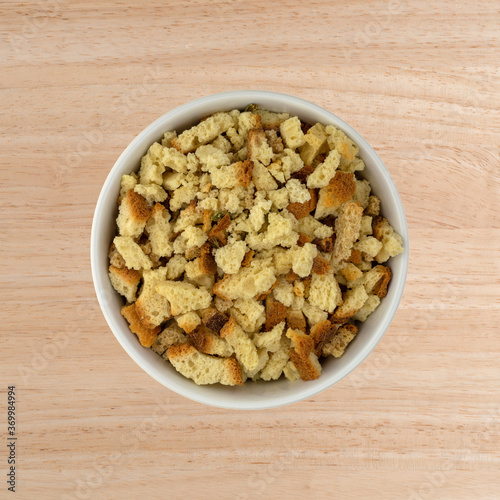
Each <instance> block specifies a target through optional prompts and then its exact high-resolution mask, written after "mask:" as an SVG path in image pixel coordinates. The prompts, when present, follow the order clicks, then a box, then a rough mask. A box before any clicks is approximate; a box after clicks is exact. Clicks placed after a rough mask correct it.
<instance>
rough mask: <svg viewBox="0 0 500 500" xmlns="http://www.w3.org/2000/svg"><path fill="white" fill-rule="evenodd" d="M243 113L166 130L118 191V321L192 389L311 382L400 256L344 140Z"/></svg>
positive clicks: (281, 116)
mask: <svg viewBox="0 0 500 500" xmlns="http://www.w3.org/2000/svg"><path fill="white" fill-rule="evenodd" d="M247 109H250V111H248V110H245V111H240V110H236V109H235V110H232V111H229V112H224V111H221V112H218V113H215V114H213V115H211V116H208V117H205V118H203V119H202V120H201V121H200V122H199V123H198V124H196V125H194V126H193V127H191V128H189V129H187V130H184V131H173V130H172V131H167V132H165V134H164V136H163V139H161V141H160V142H155V143H154V144H152V145H151V146H150V148H149V149H148V151H147V152H146V153H145V155H144V156H143V158H142V159H141V161H140V165H138V168H137V171H136V172H132V173H130V174H128V175H124V176H123V177H122V180H121V185H120V194H119V197H118V211H117V213H118V217H117V219H116V235H115V237H114V238H113V241H112V244H111V247H110V250H109V278H110V282H111V285H112V286H113V288H114V289H115V290H116V292H117V293H119V294H120V295H121V296H122V297H123V301H124V304H123V307H122V310H121V313H122V315H123V317H124V319H125V320H126V321H127V322H128V324H129V327H130V330H131V331H132V332H133V333H134V334H135V335H136V336H137V338H138V341H139V342H140V344H141V345H142V346H144V347H145V348H150V349H152V350H153V351H154V352H155V353H156V354H158V356H160V357H162V358H163V359H164V360H165V362H167V363H170V364H171V365H172V366H173V367H174V368H175V370H177V371H178V372H179V373H180V374H182V375H183V376H185V377H187V378H189V379H191V380H192V381H193V382H194V383H195V384H198V385H204V384H223V385H233V386H240V385H243V384H244V383H252V382H255V381H271V380H277V379H279V378H280V377H283V378H286V379H287V380H289V381H297V380H303V381H307V380H314V379H317V378H318V377H320V376H321V372H322V365H323V364H324V361H325V359H327V358H331V361H329V362H335V358H338V357H340V356H342V355H343V354H344V352H345V350H346V349H348V348H349V344H350V343H351V342H353V341H354V342H355V339H356V335H357V333H358V326H359V324H360V323H363V322H364V321H366V320H367V318H368V317H369V316H370V314H372V313H373V312H374V311H375V310H376V308H377V307H378V306H379V305H380V303H381V301H383V300H384V298H385V297H386V295H387V292H388V288H389V284H390V280H391V277H392V273H391V269H390V267H389V265H388V261H389V259H390V258H392V257H395V256H397V255H398V254H400V253H402V252H403V241H402V238H401V236H400V235H399V234H397V232H396V231H395V230H394V228H393V227H392V226H391V224H390V222H389V221H388V220H387V219H386V218H384V217H383V203H381V200H380V199H379V198H378V197H377V196H376V194H374V193H372V192H371V186H370V183H369V182H368V181H367V180H366V179H364V178H363V170H364V167H365V164H364V162H363V160H362V159H361V158H360V157H359V148H358V146H357V145H356V144H355V143H354V142H353V141H352V140H351V139H350V138H349V137H347V136H346V135H345V133H344V132H342V131H341V130H339V129H337V128H336V127H334V126H333V125H328V124H326V125H325V124H321V123H313V124H306V123H304V122H302V121H301V120H300V118H299V117H297V116H290V115H289V114H288V113H274V112H272V111H268V110H263V109H259V108H258V107H257V106H255V105H252V106H249V108H247Z"/></svg>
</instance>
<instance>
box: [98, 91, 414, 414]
mask: <svg viewBox="0 0 500 500" xmlns="http://www.w3.org/2000/svg"><path fill="white" fill-rule="evenodd" d="M250 103H256V104H258V105H259V106H260V107H262V108H265V109H269V110H272V111H278V112H284V111H286V112H288V113H290V114H292V115H297V116H298V117H299V118H300V119H301V120H303V121H305V122H307V123H311V124H314V123H316V122H321V123H323V124H325V125H329V124H333V125H335V126H336V127H338V128H340V129H341V130H343V131H344V132H345V133H346V134H347V135H348V136H349V137H351V138H352V139H353V140H354V142H356V144H358V146H359V149H360V155H361V157H362V158H363V160H364V162H365V164H366V169H365V171H364V176H365V177H366V178H367V179H368V180H369V181H370V183H371V185H372V188H373V192H374V193H376V194H377V195H378V196H379V197H380V199H381V200H382V212H383V215H384V216H385V217H387V219H388V220H389V222H390V223H391V224H392V225H393V226H394V228H395V229H396V231H397V232H398V233H399V234H400V235H401V236H402V238H403V241H404V246H405V251H404V253H402V254H401V255H398V256H397V257H395V258H392V259H391V260H390V262H389V263H390V267H391V269H392V273H393V277H392V281H391V283H390V286H389V292H388V294H387V297H386V298H385V299H383V300H382V303H381V305H380V306H379V307H378V309H377V310H376V311H375V312H374V313H373V314H372V315H371V316H370V317H369V319H368V320H367V321H366V322H365V323H364V324H362V325H361V326H360V331H359V334H358V335H357V336H356V338H355V339H354V340H353V342H352V343H351V344H350V345H349V347H348V349H347V350H346V352H345V353H344V355H343V356H342V357H341V358H338V359H334V358H332V357H330V358H327V359H325V360H324V361H323V373H322V375H321V376H320V377H319V379H317V380H313V381H309V382H302V381H297V382H289V381H287V380H284V379H280V380H277V381H273V382H257V383H252V382H250V383H246V384H244V385H243V386H241V387H225V386H220V385H214V386H197V385H195V384H194V382H192V381H191V380H188V379H186V378H184V377H183V376H182V375H180V374H179V373H177V372H176V371H175V369H174V368H173V367H172V366H171V365H170V364H169V363H167V362H166V361H165V360H163V359H162V358H161V357H160V356H158V355H157V354H155V353H154V352H153V351H151V350H150V349H146V348H144V347H142V346H141V345H140V344H139V342H138V340H137V337H136V336H135V335H134V334H133V333H131V331H130V330H129V328H128V325H127V323H126V321H125V320H124V319H123V317H122V316H121V314H120V307H121V306H122V305H123V303H122V298H121V297H120V296H119V295H118V294H117V293H116V292H115V291H114V290H113V288H112V286H111V284H110V282H109V279H108V248H109V246H110V244H111V241H112V239H113V237H114V235H115V219H116V212H117V207H116V199H117V197H118V193H119V191H120V179H121V176H122V175H123V174H128V173H130V172H132V171H134V170H136V169H137V168H138V166H139V163H140V159H141V157H142V156H143V155H144V154H145V153H146V151H147V149H148V148H149V146H150V145H151V144H152V143H153V142H155V141H158V140H160V139H161V137H162V136H163V133H164V132H165V131H167V130H174V129H175V130H177V131H181V130H183V129H185V128H187V127H189V126H191V125H194V124H195V123H196V122H197V121H198V120H199V119H201V118H202V117H205V116H207V115H210V114H212V113H214V112H216V111H222V110H231V109H234V108H238V109H244V108H245V107H246V106H247V105H248V104H250ZM91 262H92V277H93V280H94V286H95V290H96V293H97V298H98V300H99V304H100V306H101V309H102V312H103V314H104V317H105V318H106V321H107V322H108V325H109V327H110V328H111V331H112V332H113V333H114V335H115V337H116V338H117V339H118V342H120V344H121V345H122V347H123V348H124V349H125V351H127V353H128V354H129V356H131V357H132V359H133V360H134V361H135V362H136V363H137V364H138V365H139V366H140V367H141V368H142V369H143V370H144V371H146V372H147V373H148V374H149V375H151V377H153V378H154V379H155V380H157V381H158V382H160V384H162V385H164V386H165V387H167V388H169V389H171V390H172V391H174V392H176V393H178V394H180V395H182V396H185V397H187V398H189V399H192V400H194V401H198V402H200V403H205V404H208V405H213V406H218V407H223V408H232V409H253V410H257V409H265V408H273V407H277V406H283V405H287V404H291V403H296V402H298V401H301V400H303V399H306V398H309V397H311V396H314V395H315V394H318V393H319V392H321V391H323V390H325V389H328V388H329V387H331V386H332V385H334V384H336V383H337V382H338V381H339V380H342V379H343V378H344V377H345V376H347V375H348V374H349V373H350V372H351V371H352V370H354V369H355V368H356V367H357V366H358V365H359V364H360V363H361V362H362V361H363V360H364V359H365V358H366V357H367V356H368V355H369V354H370V353H371V352H372V350H373V349H374V348H375V346H376V345H377V344H378V342H379V341H380V339H381V338H382V336H383V335H384V333H385V332H386V330H387V329H388V328H389V325H390V323H391V321H392V318H393V317H394V315H395V313H396V310H397V308H398V305H399V302H400V300H401V296H402V294H403V288H404V284H405V279H406V273H407V269H408V227H407V224H406V218H405V213H404V209H403V205H402V203H401V198H400V197H399V194H398V191H397V189H396V186H395V184H394V181H393V180H392V178H391V176H390V175H389V172H388V170H387V168H386V167H385V166H384V164H383V163H382V160H381V159H380V158H379V157H378V156H377V153H375V151H374V150H373V148H372V147H371V146H370V145H369V144H368V143H367V142H366V141H365V140H364V139H363V137H361V136H360V135H359V134H358V133H357V132H356V131H355V130H354V129H353V128H352V127H350V126H349V125H347V123H345V122H344V121H342V120H341V119H340V118H338V117H337V116H335V115H334V114H332V113H330V112H329V111H326V110H325V109H323V108H320V107H319V106H316V105H315V104H311V103H310V102H307V101H305V100H303V99H299V98H297V97H293V96H290V95H286V94H279V93H275V92H267V91H254V90H242V91H234V92H223V93H221V94H215V95H210V96H207V97H202V98H200V99H196V100H195V101H192V102H190V103H188V104H184V105H183V106H179V107H178V108H176V109H174V110H172V111H170V112H168V113H167V114H165V115H163V116H162V117H161V118H158V120H156V121H155V122H153V123H152V124H151V125H149V126H148V127H146V129H145V130H143V131H142V132H141V133H140V134H139V135H138V136H137V137H136V138H135V139H134V140H133V141H132V142H131V143H130V144H129V146H128V147H127V148H126V149H125V151H124V152H123V153H122V154H121V155H120V157H119V158H118V160H117V161H116V163H115V165H114V166H113V168H112V169H111V172H110V173H109V175H108V178H107V179H106V182H105V183H104V186H103V188H102V190H101V194H100V196H99V200H98V202H97V206H96V209H95V213H94V220H93V224H92V237H91Z"/></svg>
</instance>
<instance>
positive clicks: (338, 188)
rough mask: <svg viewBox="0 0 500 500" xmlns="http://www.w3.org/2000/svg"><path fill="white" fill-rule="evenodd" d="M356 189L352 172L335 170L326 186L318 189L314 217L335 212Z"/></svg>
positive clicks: (320, 217)
mask: <svg viewBox="0 0 500 500" xmlns="http://www.w3.org/2000/svg"><path fill="white" fill-rule="evenodd" d="M355 191H356V182H355V179H354V174H351V173H346V172H341V171H337V172H335V176H334V177H333V179H331V181H330V183H329V184H328V186H326V187H324V188H321V189H320V190H319V199H318V205H317V208H316V214H315V215H316V218H317V219H323V218H324V217H326V216H327V215H332V214H335V213H336V211H337V210H338V208H339V207H340V206H341V205H342V203H344V202H346V201H347V200H350V199H351V198H352V196H353V194H354V192H355Z"/></svg>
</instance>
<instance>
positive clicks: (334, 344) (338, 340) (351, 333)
mask: <svg viewBox="0 0 500 500" xmlns="http://www.w3.org/2000/svg"><path fill="white" fill-rule="evenodd" d="M357 333H358V328H357V327H356V326H354V325H351V324H350V323H346V324H345V325H342V326H341V327H340V328H339V329H338V330H337V333H335V335H334V336H333V337H332V338H331V340H329V341H328V342H327V343H326V344H325V345H324V346H323V349H322V351H321V352H322V354H323V356H333V357H335V358H339V357H340V356H342V354H344V351H345V348H346V347H347V346H348V345H349V343H350V342H351V341H352V339H353V338H354V337H355V336H356V334H357Z"/></svg>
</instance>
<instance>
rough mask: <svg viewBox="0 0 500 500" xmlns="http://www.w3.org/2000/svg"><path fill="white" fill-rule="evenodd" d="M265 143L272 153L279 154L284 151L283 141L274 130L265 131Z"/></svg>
mask: <svg viewBox="0 0 500 500" xmlns="http://www.w3.org/2000/svg"><path fill="white" fill-rule="evenodd" d="M265 132H266V137H267V141H268V142H269V145H270V146H271V148H272V150H273V153H281V152H283V149H285V147H284V145H283V140H282V139H281V137H278V134H277V131H276V130H275V129H267V130H266V131H265Z"/></svg>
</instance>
